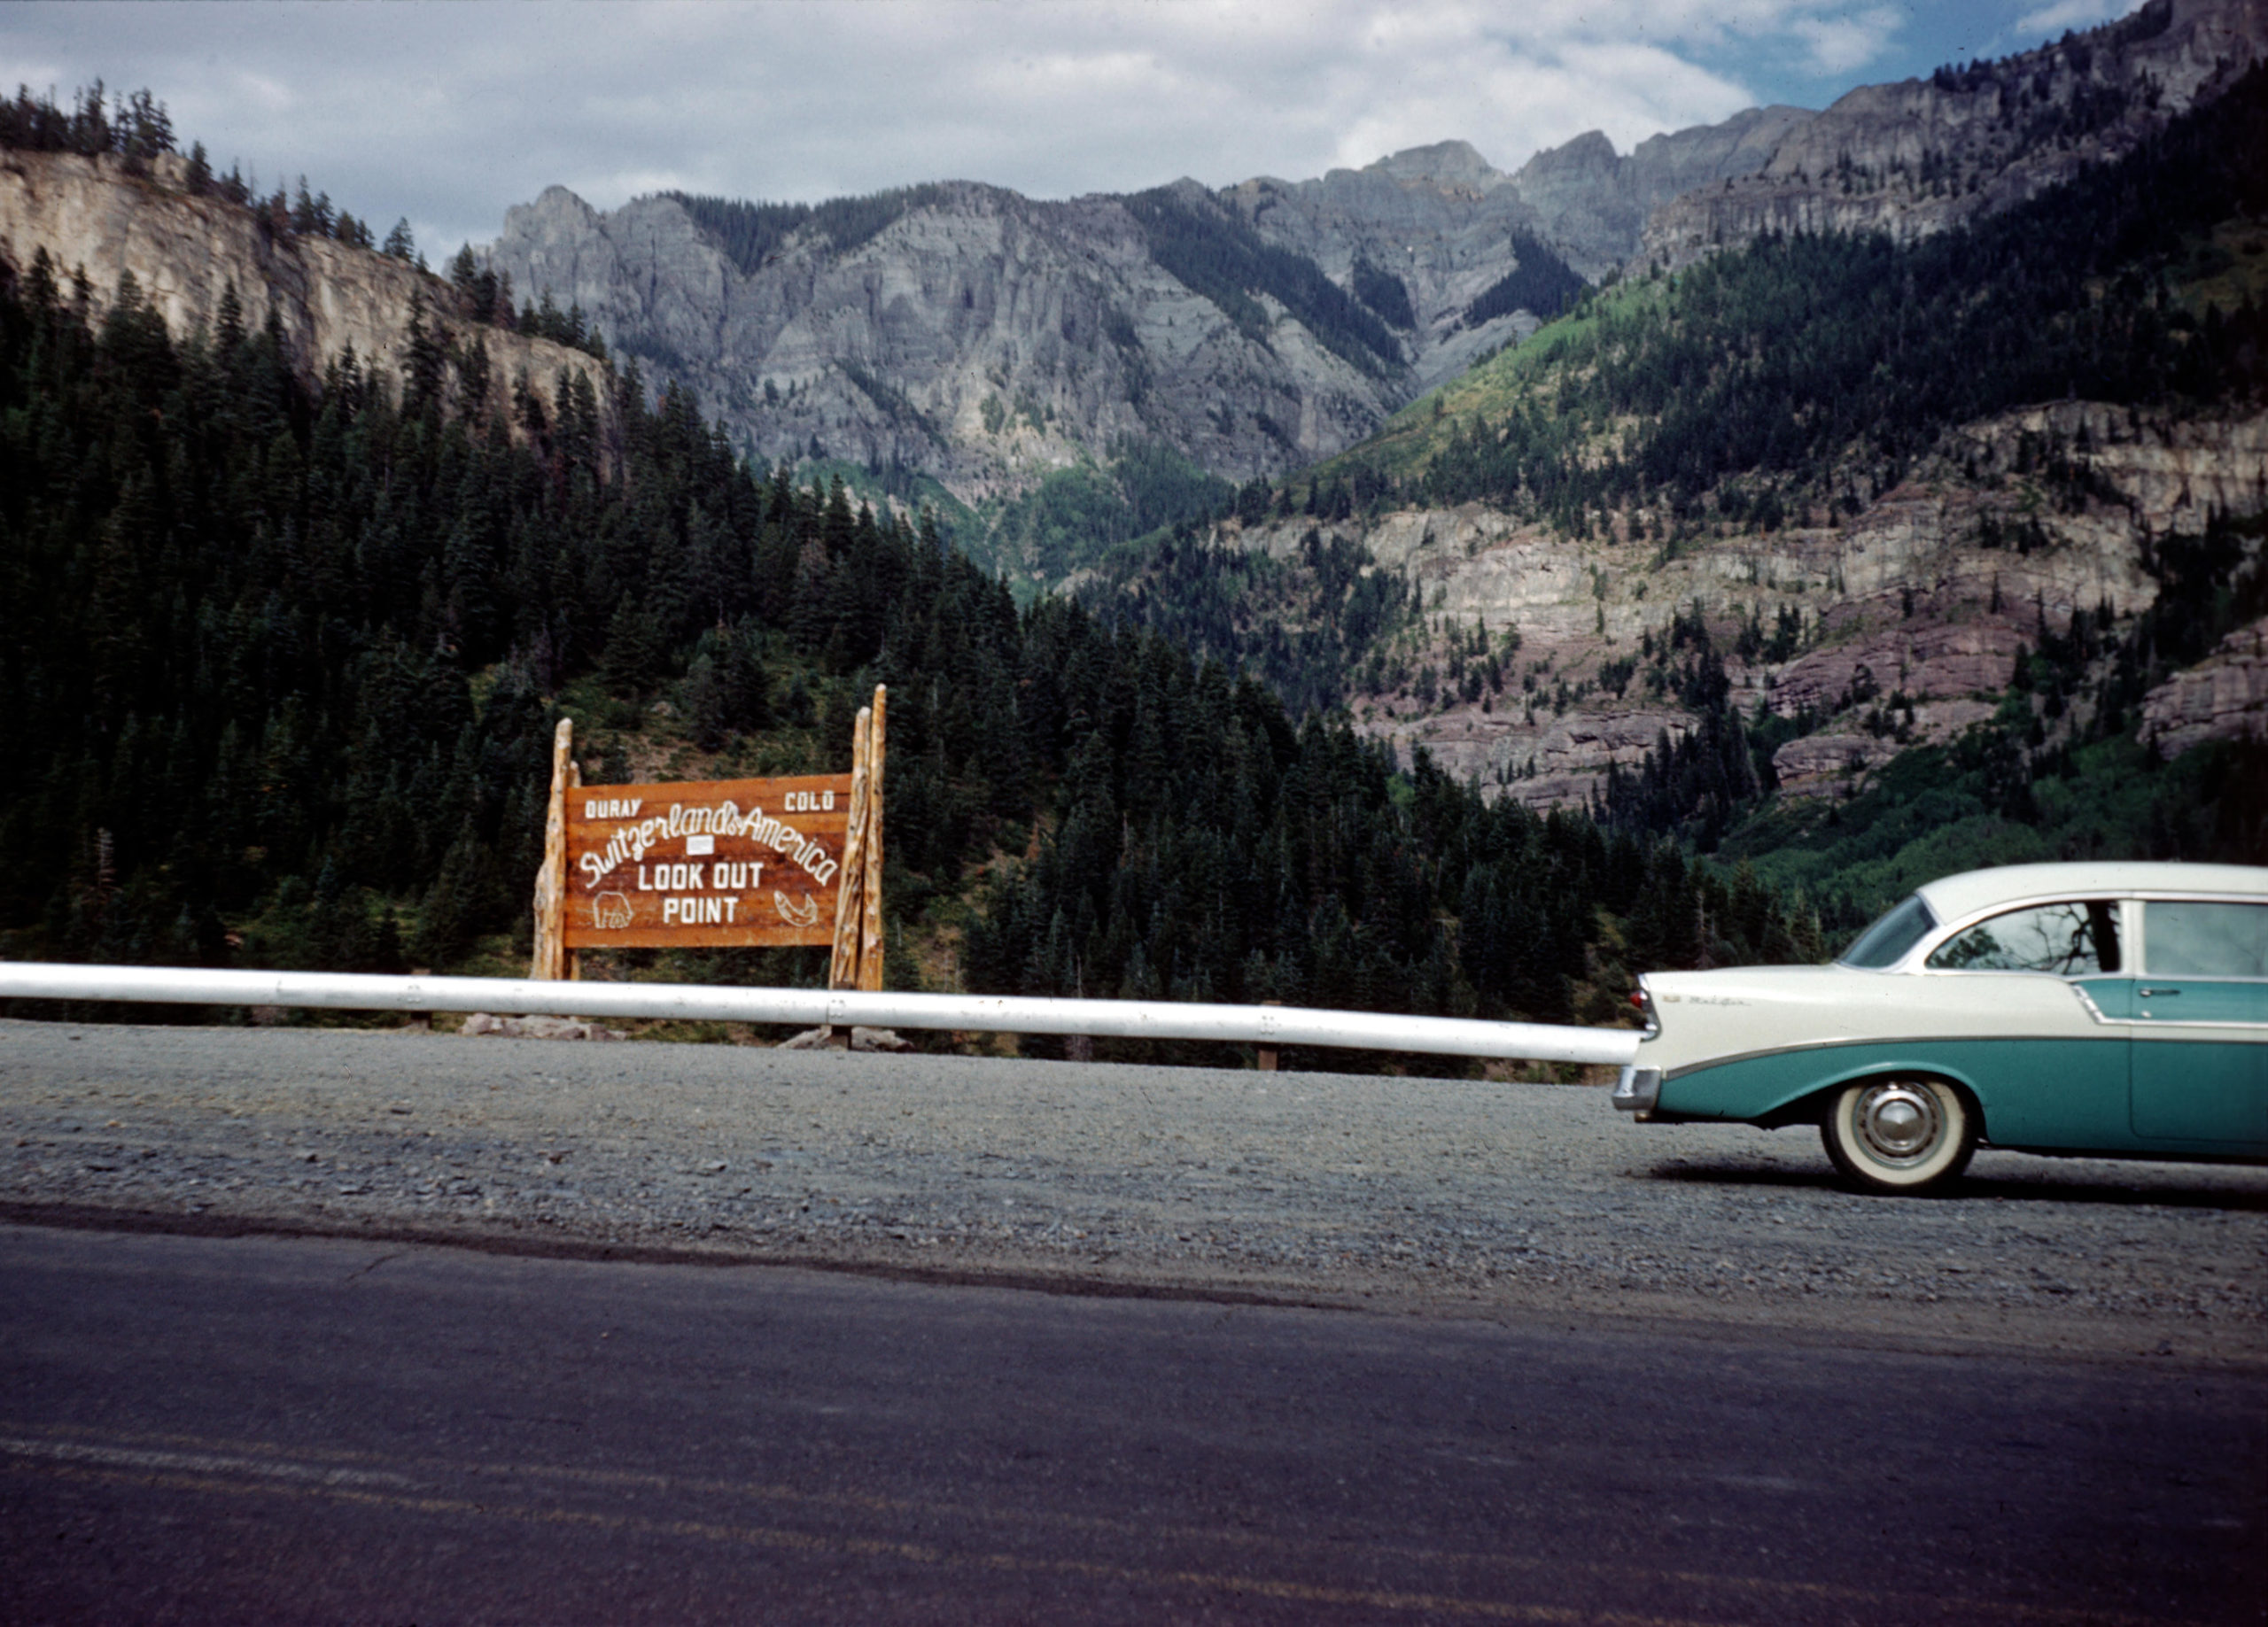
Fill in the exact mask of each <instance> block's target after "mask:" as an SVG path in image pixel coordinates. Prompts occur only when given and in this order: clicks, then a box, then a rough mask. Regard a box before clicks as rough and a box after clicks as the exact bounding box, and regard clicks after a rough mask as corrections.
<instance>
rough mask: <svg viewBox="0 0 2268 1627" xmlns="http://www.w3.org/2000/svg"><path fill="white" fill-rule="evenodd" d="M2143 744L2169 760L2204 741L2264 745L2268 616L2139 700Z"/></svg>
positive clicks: (2267, 716) (2267, 731) (2267, 729)
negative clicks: (2150, 744)
mask: <svg viewBox="0 0 2268 1627" xmlns="http://www.w3.org/2000/svg"><path fill="white" fill-rule="evenodd" d="M2142 738H2143V739H2144V740H2150V741H2152V742H2154V743H2155V745H2156V747H2157V748H2158V749H2159V750H2160V751H2162V752H2163V753H2164V754H2165V755H2167V756H2169V757H2174V756H2179V755H2181V754H2182V753H2183V752H2185V751H2186V750H2188V749H2189V748H2191V747H2192V746H2202V745H2203V744H2204V743H2205V742H2206V741H2207V740H2268V616H2263V617H2262V618H2261V619H2260V620H2258V621H2256V622H2254V623H2253V624H2251V625H2250V626H2249V627H2240V628H2238V629H2237V630H2236V631H2234V632H2233V633H2231V634H2229V636H2228V637H2227V638H2225V639H2222V640H2221V642H2220V645H2219V647H2218V648H2216V649H2215V650H2214V651H2213V653H2212V654H2211V655H2208V656H2207V657H2206V658H2205V659H2204V660H2202V661H2201V662H2198V663H2197V664H2196V665H2195V666H2194V667H2192V668H2190V669H2189V670H2187V671H2186V672H2177V673H2175V674H2174V675H2173V676H2172V677H2171V678H2168V679H2167V680H2166V681H2165V682H2164V683H2163V684H2161V685H2159V686H2157V687H2156V688H2155V689H2153V690H2152V691H2150V693H2148V695H2146V696H2144V697H2143V700H2142Z"/></svg>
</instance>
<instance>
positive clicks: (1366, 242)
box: [486, 108, 1807, 500]
mask: <svg viewBox="0 0 2268 1627" xmlns="http://www.w3.org/2000/svg"><path fill="white" fill-rule="evenodd" d="M1806 116H1807V115H1806V114H1804V113H1802V112H1799V111H1798V110H1796V109H1792V108H1770V109H1764V110H1758V111H1751V112H1747V113H1743V114H1741V115H1739V116H1738V117H1737V118H1736V119H1734V120H1729V121H1728V122H1727V123H1726V124H1723V125H1720V126H1713V127H1708V128H1697V129H1692V130H1684V131H1680V132H1678V133H1677V134H1675V135H1674V136H1658V137H1656V138H1654V139H1653V140H1651V141H1649V142H1645V143H1641V144H1640V146H1639V147H1638V149H1637V150H1636V151H1635V152H1633V153H1632V154H1630V155H1629V156H1628V157H1627V158H1626V157H1618V156H1616V154H1615V153H1614V151H1613V149H1612V146H1611V145H1610V144H1608V143H1607V142H1606V140H1605V138H1604V136H1590V137H1584V138H1582V139H1581V140H1579V141H1577V142H1575V143H1571V144H1570V145H1569V146H1568V147H1566V148H1563V149H1559V150H1558V151H1557V152H1556V153H1547V154H1542V155H1539V157H1538V158H1537V159H1534V160H1533V161H1531V163H1530V164H1529V165H1528V166H1527V167H1525V168H1523V169H1522V170H1521V171H1520V172H1519V174H1517V175H1511V174H1504V173H1503V172H1502V171H1500V170H1497V169H1495V168H1494V167H1492V166H1490V165H1489V163H1488V162H1487V159H1484V158H1482V156H1481V155H1480V153H1479V152H1478V151H1475V150H1474V149H1473V148H1472V147H1471V146H1470V145H1468V144H1466V143H1463V142H1443V143H1437V144H1435V145H1433V146H1429V147H1419V148H1413V149H1411V150H1410V151H1406V152H1401V153H1397V154H1394V156H1392V157H1390V158H1386V159H1380V160H1379V161H1378V162H1377V163H1375V164H1372V165H1370V166H1368V167H1365V168H1363V169H1360V170H1351V169H1348V170H1333V171H1332V173H1331V174H1327V175H1325V176H1324V177H1322V178H1321V179H1320V180H1313V181H1302V182H1285V181H1278V180H1272V179H1267V178H1262V179H1256V180H1253V181H1247V182H1242V183H1241V184H1239V185H1237V186H1233V187H1230V188H1227V189H1225V190H1223V191H1220V192H1218V193H1215V192H1211V191H1208V190H1206V189H1204V188H1203V187H1200V186H1199V185H1198V184H1197V183H1196V182H1187V181H1184V182H1178V183H1177V184H1176V186H1175V187H1173V188H1171V189H1169V192H1170V193H1171V194H1172V195H1173V196H1174V197H1175V198H1177V200H1178V202H1179V203H1180V204H1181V205H1183V206H1184V208H1186V209H1187V210H1189V211H1190V212H1191V213H1193V214H1197V215H1200V216H1202V215H1205V214H1208V213H1217V214H1219V215H1220V216H1222V217H1223V218H1224V219H1227V220H1232V221H1236V222H1239V223H1240V224H1242V225H1244V226H1247V227H1249V228H1250V229H1252V230H1253V231H1254V232H1255V233H1256V234H1257V235H1258V236H1260V237H1261V238H1262V240H1263V241H1265V242H1266V243H1268V244H1271V245H1273V246H1275V247H1278V248H1282V249H1285V250H1289V251H1290V252H1293V253H1296V254H1298V255H1301V256H1302V257H1304V258H1305V259H1307V260H1309V261H1311V262H1312V263H1313V264H1314V266H1315V267H1317V269H1319V270H1320V271H1321V273H1322V274H1323V275H1324V276H1325V277H1327V278H1329V279H1330V280H1331V281H1332V283H1335V284H1337V285H1338V286H1339V287H1340V290H1341V291H1346V292H1348V293H1349V294H1350V295H1356V294H1359V293H1360V291H1362V290H1363V288H1365V287H1369V288H1372V289H1374V290H1375V288H1376V287H1378V286H1379V285H1380V284H1379V278H1381V277H1385V278H1392V279H1394V280H1395V281H1398V282H1399V283H1400V284H1401V288H1402V294H1403V296H1404V297H1405V298H1406V299H1407V302H1408V309H1407V311H1406V313H1405V312H1403V311H1402V310H1399V309H1396V308H1394V306H1395V302H1394V300H1392V299H1391V298H1386V299H1384V300H1383V301H1382V304H1383V306H1385V307H1386V308H1385V309H1384V310H1382V311H1381V312H1380V313H1379V314H1380V316H1381V320H1383V321H1386V322H1390V323H1391V324H1392V325H1393V326H1392V332H1393V337H1394V347H1395V349H1396V350H1397V353H1396V354H1394V355H1393V356H1390V357H1386V358H1383V359H1379V360H1380V364H1379V365H1377V366H1370V365H1357V364H1356V363H1355V362H1350V361H1349V360H1348V358H1347V357H1346V356H1345V355H1344V354H1343V353H1339V352H1334V351H1333V349H1332V347H1331V345H1328V344H1326V343H1325V342H1324V340H1323V339H1322V338H1319V337H1317V335H1316V334H1314V333H1312V332H1310V331H1309V329H1308V328H1307V327H1306V326H1305V325H1303V323H1302V322H1301V321H1300V320H1298V319H1297V318H1296V317H1295V316H1293V314H1291V313H1290V312H1288V311H1286V310H1285V308H1284V307H1283V306H1280V305H1278V304H1277V303H1276V302H1275V301H1274V300H1273V299H1270V298H1266V297H1265V296H1263V297H1262V300H1261V303H1262V306H1263V307H1264V310H1265V314H1266V319H1267V320H1266V329H1265V331H1264V332H1262V333H1257V334H1255V333H1254V332H1252V331H1249V330H1247V329H1242V328H1239V326H1238V324H1237V323H1235V322H1231V320H1230V318H1229V316H1228V315H1227V314H1225V313H1224V312H1223V311H1222V310H1221V308H1220V307H1219V306H1216V305H1215V304H1214V303H1213V302H1212V301H1210V300H1209V299H1207V298H1203V297H1201V296H1200V295H1199V294H1197V293H1195V292H1193V291H1192V290H1191V289H1189V288H1188V287H1187V286H1185V285H1184V283H1181V282H1180V281H1179V280H1177V278H1176V277H1175V276H1173V275H1171V274H1170V273H1169V272H1168V271H1167V270H1166V269H1165V268H1164V267H1162V266H1161V265H1160V264H1159V262H1158V260H1156V259H1155V258H1154V256H1153V252H1152V250H1151V246H1150V243H1149V240H1148V238H1147V237H1146V235H1145V233H1144V230H1143V228H1142V226H1141V224H1140V222H1139V221H1138V220H1137V219H1136V218H1135V216H1134V214H1133V213H1130V210H1129V209H1128V207H1127V205H1126V203H1125V202H1124V201H1123V200H1121V199H1118V198H1109V197H1100V196H1098V197H1091V198H1075V199H1072V200H1070V201H1068V202H1064V203H1046V202H1038V201H1035V200H1033V199H1030V198H1022V197H1020V196H1018V195H1017V194H1015V193H1014V192H1010V191H1006V190H1002V189H999V188H997V187H986V186H980V185H976V184H974V183H970V182H948V183H946V184H944V185H942V186H939V187H936V188H930V189H925V190H924V193H923V198H922V201H920V202H918V203H916V204H914V205H913V206H912V207H910V208H908V209H907V210H905V213H903V214H901V215H900V216H899V217H898V218H897V220H895V221H892V222H891V223H890V224H889V225H888V226H887V227H885V228H884V229H882V230H881V231H880V232H878V233H876V234H875V235H874V236H871V237H870V238H867V239H866V240H864V241H862V242H859V243H857V244H851V245H850V246H848V247H840V248H839V247H837V246H836V245H835V243H834V242H833V241H832V240H830V239H829V238H828V237H827V235H826V233H825V232H824V231H823V230H821V229H819V228H818V227H816V226H814V227H811V228H808V229H804V230H801V231H798V232H796V234H794V235H792V236H789V237H788V239H787V240H786V241H785V242H784V243H783V244H781V246H780V248H779V249H778V251H777V252H775V253H773V254H772V255H771V256H770V257H769V258H767V259H766V260H765V261H764V262H763V263H762V264H760V265H757V266H756V267H753V268H752V269H751V268H749V267H742V266H741V265H739V264H738V263H737V262H735V261H734V260H733V259H732V258H731V257H729V256H728V255H727V254H726V253H725V252H723V251H722V250H721V249H720V248H719V247H718V245H717V244H715V243H713V242H712V241H711V239H710V237H709V236H708V235H707V234H706V233H705V232H704V231H703V229H702V228H701V227H700V225H699V224H698V223H696V221H695V220H694V218H693V216H692V215H691V214H690V213H687V210H686V209H685V208H683V207H682V206H681V205H679V204H678V203H676V202H675V201H674V200H672V199H670V198H640V199H637V200H635V201H633V202H632V203H630V204H628V205H625V206H624V207H623V208H621V209H618V210H615V211H613V212H611V213H602V212H601V211H598V210H595V209H593V208H592V207H591V206H590V205H587V204H586V203H585V202H584V201H583V200H582V199H580V198H577V197H576V196H575V195H574V194H573V193H571V192H570V191H568V190H566V189H564V188H563V187H553V188H551V189H549V190H547V191H546V192H545V193H544V194H543V195H542V196H541V197H540V198H537V199H536V200H535V201H534V202H533V203H531V204H524V205H518V206H517V207H515V208H513V209H512V210H510V211H509V213H507V215H506V216H505V221H504V231H503V235H502V236H500V237H499V238H498V239H497V241H496V242H495V243H494V244H491V245H490V246H489V248H488V249H487V251H486V258H487V260H488V263H489V264H490V265H491V266H492V267H494V268H495V269H497V270H500V271H505V272H509V274H510V275H511V277H512V281H513V284H514V286H515V287H517V288H518V289H520V290H522V291H524V292H525V293H527V294H529V295H531V296H533V295H535V294H538V293H540V291H543V290H545V289H549V290H550V291H552V294H553V297H554V298H555V300H556V301H557V302H558V303H559V304H560V305H562V306H565V305H567V304H569V303H571V302H572V303H576V304H579V305H580V306H582V307H583V309H584V311H585V312H586V313H587V314H589V315H590V316H591V317H592V318H593V319H594V321H595V322H596V323H597V324H598V326H599V327H600V328H601V329H602V331H604V332H605V334H606V335H607V337H608V340H609V343H610V345H613V346H614V347H615V348H616V349H617V351H622V352H626V353H631V354H633V355H636V356H637V357H639V358H640V359H641V367H642V368H644V369H645V370H646V371H647V373H648V374H649V376H665V377H669V378H672V379H675V380H677V381H678V382H680V383H681V384H685V385H687V386H688V387H690V388H691V389H692V390H694V391H695V393H696V395H697V396H698V398H699V399H700V401H701V403H702V408H703V413H704V414H705V415H707V416H710V417H711V418H721V419H723V420H724V421H725V422H726V424H727V426H728V427H729V429H730V430H731V432H732V433H733V435H734V438H735V440H736V441H737V442H738V444H739V445H741V447H742V450H743V451H746V452H749V453H753V454H755V455H757V456H759V457H761V458H763V459H765V460H766V461H769V460H772V459H775V458H780V457H801V456H804V455H805V454H807V453H811V452H812V451H813V450H814V449H816V450H817V451H819V452H821V453H828V454H832V455H836V456H842V457H849V458H853V459H857V460H859V461H865V462H866V463H869V464H874V465H882V464H888V463H892V462H897V463H903V464H905V465H907V466H909V467H912V468H917V469H924V470H926V471H928V472H930V473H933V474H936V475H937V476H939V477H940V478H942V479H943V480H944V482H945V484H947V485H949V486H950V487H951V488H952V489H953V490H954V491H955V492H956V493H958V494H959V495H960V496H962V497H963V498H965V499H970V500H975V499H978V498H982V497H983V496H986V495H989V494H990V493H992V492H998V491H1001V490H1004V489H1010V488H1014V487H1016V486H1020V485H1021V484H1027V483H1029V481H1030V480H1031V479H1032V478H1034V477H1036V476H1039V475H1043V474H1045V472H1046V471H1048V470H1049V469H1059V468H1063V467H1066V466H1068V465H1069V464H1071V463H1073V462H1075V461H1077V460H1079V459H1080V458H1082V457H1084V456H1104V455H1107V453H1108V450H1109V448H1110V447H1111V446H1112V445H1115V444H1116V443H1117V442H1118V441H1120V440H1121V439H1122V438H1129V437H1131V438H1151V439H1158V440H1163V441H1165V442H1167V443H1169V444H1170V445H1173V446H1175V447H1176V448H1177V449H1178V450H1179V451H1181V452H1182V453H1184V454H1186V455H1187V456H1189V457H1190V458H1192V460H1194V461H1196V462H1198V463H1199V464H1200V465H1202V466H1203V467H1205V468H1207V469H1211V470H1213V471H1214V472H1216V473H1218V474H1223V475H1226V476H1231V477H1232V478H1235V479H1239V480H1242V479H1247V478H1249V477H1250V476H1254V475H1256V474H1273V473H1279V472H1282V471H1284V470H1285V469H1294V468H1298V467H1301V466H1302V465H1304V464H1307V463H1310V462H1313V461H1317V460H1318V459H1321V458H1324V457H1327V456H1329V455H1331V454H1332V453H1337V452H1340V451H1343V450H1345V449H1346V448H1347V447H1348V446H1350V445H1354V444H1355V442H1356V441H1358V440H1360V439H1362V438H1363V437H1365V436H1367V435H1369V434H1371V432H1372V431H1373V430H1376V429H1377V428H1378V426H1379V424H1380V423H1381V422H1384V421H1385V419H1386V416H1387V415H1388V414H1391V413H1392V412H1394V410H1395V409H1397V408H1399V407H1402V406H1404V405H1406V404H1407V403H1408V402H1409V401H1410V400H1411V399H1414V398H1415V397H1416V396H1417V395H1418V394H1419V393H1421V392H1422V391H1425V390H1427V389H1430V388H1432V387H1433V385H1434V384H1438V383H1440V382H1441V381H1442V380H1444V379H1447V378H1450V377H1454V376H1456V375H1457V374H1458V373H1460V372H1462V371H1463V370H1464V368H1467V367H1468V366H1470V365H1471V364H1472V361H1473V360H1475V359H1476V358H1477V357H1479V356H1480V354H1482V353H1484V352H1487V351H1489V350H1493V349H1495V348H1497V347H1499V346H1501V345H1504V344H1506V343H1509V342H1515V341H1517V340H1518V339H1521V338H1524V337H1526V336H1527V335H1528V334H1530V333H1532V332H1534V329H1535V327H1536V318H1535V317H1534V315H1533V314H1530V313H1527V312H1524V311H1519V312H1513V313H1511V314H1506V315H1503V316H1498V317H1495V318H1493V319H1491V320H1488V321H1486V322H1477V323H1475V322H1470V321H1469V319H1468V316H1467V313H1468V311H1469V309H1470V307H1471V306H1472V302H1473V300H1474V299H1475V298H1477V297H1478V296H1480V294H1481V293H1482V292H1484V291H1487V289H1488V288H1489V287H1491V286H1492V285H1493V284H1495V283H1496V282H1498V281H1499V280H1500V279H1501V278H1503V276H1504V275H1506V274H1508V273H1509V272H1511V270H1513V269H1514V268H1515V267H1516V266H1517V264H1518V260H1517V259H1516V256H1515V253H1514V251H1513V248H1512V234H1513V233H1514V232H1515V231H1518V232H1525V233H1529V234H1532V235H1533V236H1535V237H1537V238H1539V239H1541V240H1542V241H1544V242H1546V243H1552V244H1562V245H1564V246H1565V251H1566V252H1567V253H1568V255H1569V256H1570V260H1571V263H1572V264H1573V265H1574V267H1576V268H1577V269H1578V270H1579V271H1581V272H1583V273H1584V274H1585V275H1591V276H1596V275H1599V274H1600V273H1602V272H1604V270H1606V269H1607V268H1608V267H1611V266H1612V265H1614V264H1616V263H1618V262H1619V260H1621V259H1622V258H1623V257H1624V256H1626V255H1627V254H1628V253H1629V252H1630V251H1631V250H1632V249H1633V248H1635V246H1636V244H1637V236H1638V229H1639V225H1640V223H1641V222H1642V221H1643V220H1644V218H1645V214H1646V211H1647V210H1648V209H1649V208H1651V206H1652V205H1654V204H1655V203H1657V202H1659V201H1660V200H1661V199H1662V198H1666V197H1668V196H1669V195H1670V194H1671V193H1672V192H1673V191H1674V190H1677V189H1678V188H1680V187H1683V186H1687V185H1692V184H1697V183H1700V182H1713V181H1717V180H1720V179H1722V178H1724V177H1725V176H1728V175H1733V174H1746V173H1747V172H1748V171H1750V170H1751V169H1753V168H1755V167H1758V166H1759V165H1761V164H1762V163H1763V162H1764V161H1765V159H1766V158H1767V156H1768V153H1769V151H1770V149H1771V143H1772V142H1773V140H1774V139H1775V138H1776V136H1778V134H1779V133H1781V132H1783V131H1784V130H1786V129H1788V128H1792V127H1793V126H1794V125H1795V124H1797V123H1798V122H1800V121H1801V120H1802V119H1804V118H1805V117H1806ZM1358 267H1359V268H1360V275H1358Z"/></svg>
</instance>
